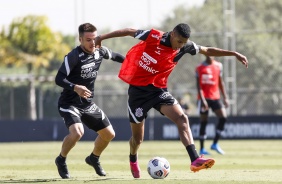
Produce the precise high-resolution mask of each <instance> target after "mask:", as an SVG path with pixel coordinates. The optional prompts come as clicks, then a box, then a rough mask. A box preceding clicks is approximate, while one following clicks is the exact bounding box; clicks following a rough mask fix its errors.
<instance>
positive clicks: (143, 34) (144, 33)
mask: <svg viewBox="0 0 282 184" xmlns="http://www.w3.org/2000/svg"><path fill="white" fill-rule="evenodd" d="M149 34H150V30H137V31H136V33H135V35H134V38H137V39H139V40H143V41H145V40H146V39H147V38H148V36H149Z"/></svg>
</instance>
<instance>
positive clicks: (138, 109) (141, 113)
mask: <svg viewBox="0 0 282 184" xmlns="http://www.w3.org/2000/svg"><path fill="white" fill-rule="evenodd" d="M135 116H136V117H138V118H140V117H141V116H143V109H142V108H140V107H138V108H137V109H135Z"/></svg>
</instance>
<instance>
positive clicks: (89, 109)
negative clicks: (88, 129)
mask: <svg viewBox="0 0 282 184" xmlns="http://www.w3.org/2000/svg"><path fill="white" fill-rule="evenodd" d="M97 108H98V106H97V105H96V104H93V105H91V106H90V107H89V108H88V109H87V110H86V111H88V112H90V113H93V112H95V111H96V110H97Z"/></svg>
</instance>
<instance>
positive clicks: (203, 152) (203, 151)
mask: <svg viewBox="0 0 282 184" xmlns="http://www.w3.org/2000/svg"><path fill="white" fill-rule="evenodd" d="M209 154H210V153H209V152H208V151H207V150H206V149H205V148H202V149H201V150H200V155H209Z"/></svg>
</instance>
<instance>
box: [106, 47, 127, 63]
mask: <svg viewBox="0 0 282 184" xmlns="http://www.w3.org/2000/svg"><path fill="white" fill-rule="evenodd" d="M101 53H102V54H103V58H104V59H111V60H113V61H116V62H118V63H122V62H123V60H124V58H125V57H124V56H123V55H121V54H119V53H116V52H113V51H112V50H111V49H109V48H107V47H105V46H102V47H101Z"/></svg>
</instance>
